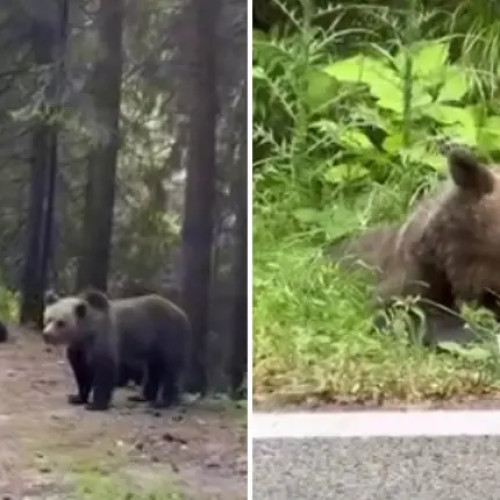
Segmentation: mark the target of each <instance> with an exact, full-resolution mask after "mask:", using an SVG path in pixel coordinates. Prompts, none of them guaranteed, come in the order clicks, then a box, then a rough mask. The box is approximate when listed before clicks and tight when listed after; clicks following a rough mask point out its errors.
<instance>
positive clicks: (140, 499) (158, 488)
mask: <svg viewBox="0 0 500 500" xmlns="http://www.w3.org/2000/svg"><path fill="white" fill-rule="evenodd" d="M146 483H147V484H146V485H144V484H142V485H139V484H138V483H137V481H133V480H131V479H130V478H127V477H126V476H123V475H106V474H103V473H101V472H99V470H92V469H88V470H86V471H82V472H80V473H79V475H78V477H77V480H76V484H77V486H76V498H77V499H78V500H182V499H184V498H186V497H185V496H184V495H183V494H181V493H180V492H179V490H178V488H177V485H175V484H168V482H167V481H166V480H163V481H161V482H160V481H158V480H156V481H151V480H148V481H146Z"/></svg>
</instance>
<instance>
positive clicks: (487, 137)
mask: <svg viewBox="0 0 500 500" xmlns="http://www.w3.org/2000/svg"><path fill="white" fill-rule="evenodd" d="M478 135H479V138H478V142H479V145H480V147H481V148H483V149H485V150H486V151H489V152H493V151H499V150H500V116H489V117H488V118H487V119H486V120H485V122H484V124H483V126H482V127H481V128H480V129H479V134H478Z"/></svg>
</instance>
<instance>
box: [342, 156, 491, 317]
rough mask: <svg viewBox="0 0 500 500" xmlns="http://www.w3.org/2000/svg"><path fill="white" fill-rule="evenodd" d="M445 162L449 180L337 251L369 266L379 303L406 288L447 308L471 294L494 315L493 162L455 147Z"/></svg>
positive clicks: (405, 292) (405, 291)
mask: <svg viewBox="0 0 500 500" xmlns="http://www.w3.org/2000/svg"><path fill="white" fill-rule="evenodd" d="M448 164H449V170H450V174H451V181H452V182H449V181H448V182H446V183H445V184H444V185H443V186H440V188H439V189H438V190H437V193H435V194H433V195H431V196H429V197H427V198H425V199H424V200H423V201H421V202H420V203H419V204H418V206H417V207H416V209H415V210H414V211H413V213H412V214H411V215H410V216H409V217H408V218H407V220H406V222H405V223H404V224H403V225H402V226H400V227H388V228H381V229H375V230H373V231H370V232H369V233H366V234H365V235H363V236H361V237H360V238H358V239H356V240H355V241H353V242H350V243H349V244H348V245H347V246H344V249H343V251H344V252H347V253H348V254H351V255H352V256H354V257H356V258H357V259H359V260H360V261H362V262H363V263H364V264H366V265H367V266H370V267H373V268H374V269H375V271H376V276H377V278H378V284H377V299H378V301H380V302H381V303H382V304H383V305H387V304H388V303H389V302H391V301H392V299H393V298H394V297H396V296H399V297H402V296H403V297H404V296H409V295H419V296H420V297H421V298H422V299H423V303H426V304H429V303H435V304H437V305H439V306H444V307H445V308H447V309H451V310H457V308H458V305H459V304H460V303H461V302H466V301H476V302H477V303H479V304H481V305H483V306H485V307H488V308H490V309H492V310H493V312H495V314H496V315H497V317H499V319H500V307H499V306H498V303H497V301H496V297H500V272H499V271H500V166H497V165H490V166H486V165H483V164H481V163H480V162H479V161H478V160H477V159H476V158H475V157H474V156H472V154H471V153H469V152H468V151H465V150H463V149H460V148H455V149H452V150H451V151H450V152H449V154H448Z"/></svg>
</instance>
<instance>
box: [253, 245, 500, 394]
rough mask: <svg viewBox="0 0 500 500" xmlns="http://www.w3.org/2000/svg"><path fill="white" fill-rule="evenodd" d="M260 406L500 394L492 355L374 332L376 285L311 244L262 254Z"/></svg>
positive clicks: (257, 360)
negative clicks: (435, 347) (440, 347)
mask: <svg viewBox="0 0 500 500" xmlns="http://www.w3.org/2000/svg"><path fill="white" fill-rule="evenodd" d="M254 252H255V255H256V258H255V261H254V308H253V311H254V320H253V321H254V337H253V339H254V341H253V345H254V372H253V374H254V397H255V400H256V402H257V403H258V402H259V401H262V400H263V399H275V400H276V401H277V402H280V403H283V402H285V403H303V402H311V401H312V402H316V401H317V402H321V401H323V402H336V403H352V402H383V401H392V400H400V401H406V402H419V401H422V400H426V399H448V398H453V397H455V396H461V395H467V394H484V393H488V392H491V391H494V390H496V388H497V382H498V375H499V368H498V363H497V362H496V359H497V358H496V357H495V356H488V355H487V354H488V351H487V350H482V351H479V350H478V351H470V352H471V353H473V352H475V353H476V355H474V356H463V355H460V353H459V352H457V353H453V352H451V353H444V352H436V351H433V350H430V349H428V348H424V347H421V346H420V345H418V344H417V343H412V342H409V341H408V339H407V337H406V336H405V335H385V334H383V333H381V332H379V331H376V330H374V329H373V328H372V327H371V321H372V314H373V310H372V308H371V306H370V294H371V288H370V283H369V281H368V280H367V279H366V276H364V275H362V274H360V273H359V274H354V273H351V274H349V275H346V274H345V273H344V272H341V271H340V270H339V269H337V267H336V266H335V265H332V264H331V263H328V262H326V261H325V259H324V256H323V255H322V251H321V249H320V248H318V247H315V246H314V245H312V244H308V243H307V242H304V241H297V240H295V241H294V240H293V239H289V240H283V239H280V240H276V241H271V240H270V239H267V241H266V246H265V248H264V247H260V246H259V244H258V243H257V247H256V248H255V250H254Z"/></svg>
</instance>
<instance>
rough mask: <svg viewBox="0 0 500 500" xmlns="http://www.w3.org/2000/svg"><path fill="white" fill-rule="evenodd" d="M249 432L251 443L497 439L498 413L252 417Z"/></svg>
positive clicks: (256, 415)
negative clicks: (256, 441)
mask: <svg viewBox="0 0 500 500" xmlns="http://www.w3.org/2000/svg"><path fill="white" fill-rule="evenodd" d="M250 432H251V434H250V436H251V437H252V438H253V439H276V438H314V437H317V438H349V437H418V436H500V410H432V411H408V412H397V411H387V412H385V411H374V412H371V411H370V412H369V411H362V412H338V413H253V414H252V416H251V425H250Z"/></svg>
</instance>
